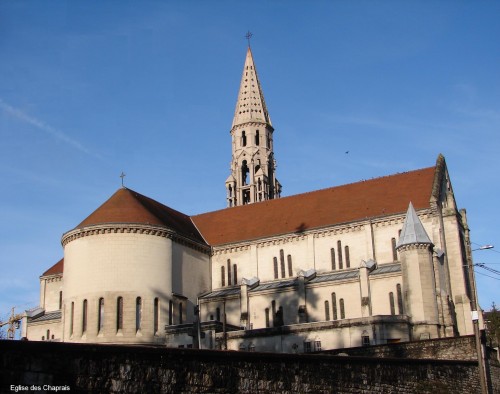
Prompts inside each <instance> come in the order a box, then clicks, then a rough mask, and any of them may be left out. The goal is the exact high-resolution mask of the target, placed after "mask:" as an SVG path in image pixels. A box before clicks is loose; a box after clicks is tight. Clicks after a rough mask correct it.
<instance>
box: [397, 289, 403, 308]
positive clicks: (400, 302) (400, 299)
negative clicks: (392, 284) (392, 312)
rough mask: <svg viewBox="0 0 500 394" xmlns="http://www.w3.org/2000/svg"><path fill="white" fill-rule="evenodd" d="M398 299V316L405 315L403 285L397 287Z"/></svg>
mask: <svg viewBox="0 0 500 394" xmlns="http://www.w3.org/2000/svg"><path fill="white" fill-rule="evenodd" d="M396 297H397V299H398V314H399V315H402V314H403V294H402V293H401V285H400V284H399V283H398V284H397V285H396Z"/></svg>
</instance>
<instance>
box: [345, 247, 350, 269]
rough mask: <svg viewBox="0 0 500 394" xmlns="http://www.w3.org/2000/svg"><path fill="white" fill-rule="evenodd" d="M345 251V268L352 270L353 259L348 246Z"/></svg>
mask: <svg viewBox="0 0 500 394" xmlns="http://www.w3.org/2000/svg"><path fill="white" fill-rule="evenodd" d="M344 251H345V267H346V268H350V267H351V258H350V256H349V246H347V245H346V246H345V247H344Z"/></svg>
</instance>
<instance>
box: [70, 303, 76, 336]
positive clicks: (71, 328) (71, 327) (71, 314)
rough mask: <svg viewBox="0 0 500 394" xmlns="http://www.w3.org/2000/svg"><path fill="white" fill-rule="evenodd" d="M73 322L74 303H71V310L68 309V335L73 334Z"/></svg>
mask: <svg viewBox="0 0 500 394" xmlns="http://www.w3.org/2000/svg"><path fill="white" fill-rule="evenodd" d="M74 322H75V303H74V302H72V303H71V310H70V321H69V335H70V336H71V335H73V324H74Z"/></svg>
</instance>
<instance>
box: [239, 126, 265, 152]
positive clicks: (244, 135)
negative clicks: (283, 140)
mask: <svg viewBox="0 0 500 394" xmlns="http://www.w3.org/2000/svg"><path fill="white" fill-rule="evenodd" d="M247 140H248V137H247V133H246V131H244V130H243V131H242V132H241V146H247ZM254 141H255V145H256V146H259V145H260V132H259V130H256V131H255V136H254ZM270 147H271V139H270V138H269V136H268V137H267V139H266V148H270Z"/></svg>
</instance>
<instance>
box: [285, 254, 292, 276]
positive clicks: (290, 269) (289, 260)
mask: <svg viewBox="0 0 500 394" xmlns="http://www.w3.org/2000/svg"><path fill="white" fill-rule="evenodd" d="M286 259H287V260H288V276H293V269H292V256H291V255H288V256H286Z"/></svg>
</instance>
